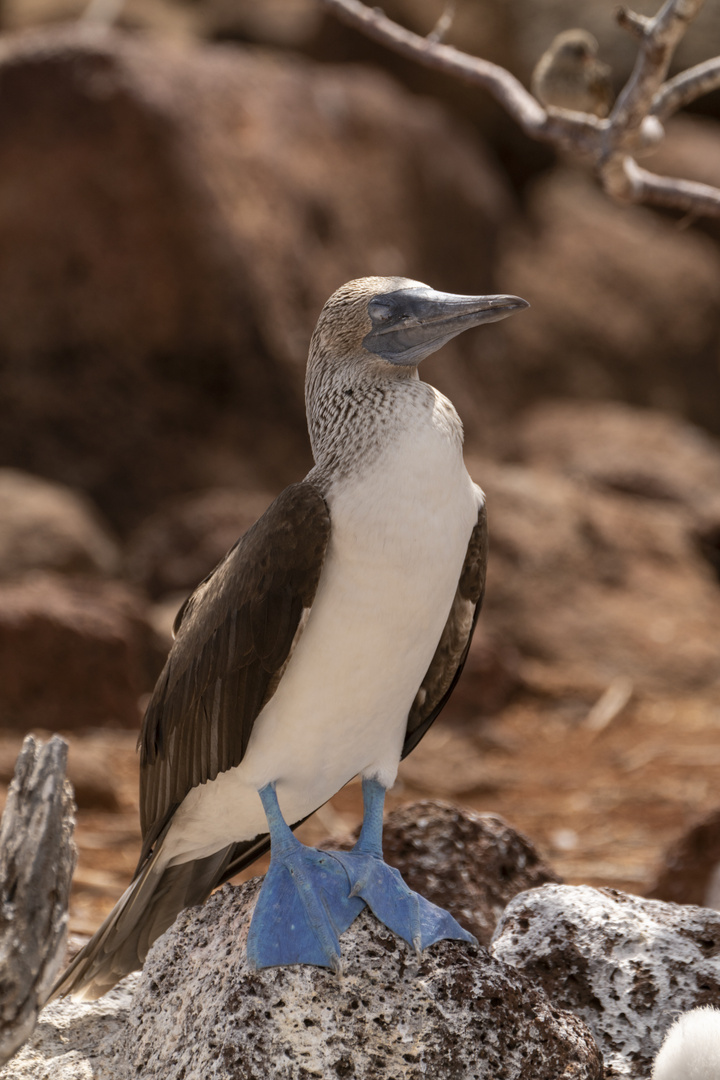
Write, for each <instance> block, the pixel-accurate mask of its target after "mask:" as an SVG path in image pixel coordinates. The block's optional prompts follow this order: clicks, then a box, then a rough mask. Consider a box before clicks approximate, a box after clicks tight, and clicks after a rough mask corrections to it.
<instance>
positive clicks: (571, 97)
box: [531, 29, 612, 119]
mask: <svg viewBox="0 0 720 1080" xmlns="http://www.w3.org/2000/svg"><path fill="white" fill-rule="evenodd" d="M597 53H598V43H597V40H596V39H595V38H594V37H593V35H592V34H590V33H589V32H588V31H587V30H579V29H574V30H565V31H563V33H562V34H558V35H557V37H555V38H554V39H553V41H552V43H551V45H550V47H549V48H548V49H547V51H546V52H544V53H543V55H542V56H541V57H540V59H539V61H538V62H537V64H536V66H535V70H534V71H533V74H532V81H531V88H532V92H533V94H534V95H535V97H536V98H537V99H538V101H539V102H540V103H541V104H542V105H545V106H551V107H553V108H559V109H569V110H571V111H572V112H584V113H590V114H591V115H593V116H597V117H599V118H600V119H603V118H605V117H606V116H607V115H608V113H609V112H610V106H611V104H612V79H611V75H612V72H611V68H610V66H609V65H608V64H606V63H604V62H603V61H602V60H599V59H598V56H597Z"/></svg>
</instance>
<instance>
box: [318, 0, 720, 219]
mask: <svg viewBox="0 0 720 1080" xmlns="http://www.w3.org/2000/svg"><path fill="white" fill-rule="evenodd" d="M320 2H321V3H322V4H323V6H324V7H325V8H326V9H327V10H328V11H331V12H333V13H334V14H335V15H336V16H337V17H338V18H339V19H341V20H342V21H343V22H345V23H347V24H348V25H350V26H352V27H354V28H355V29H357V30H360V31H361V32H362V33H364V34H366V35H367V36H368V37H371V38H373V39H374V40H375V41H379V42H380V43H381V44H384V45H386V46H388V48H391V49H393V50H394V51H395V52H397V53H399V54H400V55H402V56H406V57H408V58H410V59H412V60H415V61H417V62H418V63H420V64H423V65H424V66H425V67H429V68H433V69H435V70H436V71H442V72H444V73H445V74H447V75H452V76H454V77H455V78H459V79H462V80H463V81H464V82H467V83H470V84H472V85H475V86H482V87H483V88H484V89H485V90H487V91H488V92H489V93H490V94H492V96H493V97H494V98H495V100H496V101H497V102H498V103H499V104H500V105H501V106H502V107H503V108H504V109H505V111H506V112H507V113H508V114H509V116H511V117H512V119H513V120H515V122H516V123H517V124H518V125H519V126H520V127H521V128H522V130H523V131H524V132H525V133H526V134H527V135H528V136H530V138H533V139H538V140H541V141H543V142H548V143H550V144H552V145H553V146H555V147H557V148H558V149H559V150H562V151H564V152H565V153H569V154H574V155H576V156H577V157H578V158H580V159H581V160H582V161H583V163H584V164H585V165H587V166H588V167H590V168H591V169H592V170H593V171H594V172H595V174H596V175H597V177H598V179H599V180H600V182H601V183H602V185H603V188H604V189H605V190H606V191H607V192H608V194H610V195H611V196H613V197H614V198H617V199H620V200H623V201H630V202H642V203H648V204H649V205H654V206H664V207H671V208H675V209H677V210H681V211H684V212H686V213H693V214H696V215H698V216H700V215H710V216H713V217H717V216H720V188H717V189H716V188H714V187H710V186H709V185H707V184H699V183H694V182H691V181H689V180H675V179H673V178H671V177H661V176H654V175H653V174H652V173H650V172H648V171H647V170H646V169H642V168H640V166H638V165H637V163H636V162H635V160H634V159H635V157H636V156H637V155H638V154H641V153H643V152H645V151H646V150H647V149H648V147H649V146H651V145H654V144H655V143H657V142H659V141H660V139H661V138H662V137H663V134H664V132H663V128H662V123H661V122H662V120H663V119H665V118H666V117H667V116H669V115H671V114H672V113H673V112H675V111H676V110H677V109H679V108H680V107H681V106H682V105H684V104H686V103H687V102H689V101H692V100H694V99H695V98H696V97H699V96H700V95H701V94H704V93H706V92H708V91H709V90H711V89H714V88H715V87H716V86H718V85H720V57H718V58H716V59H713V60H709V61H707V62H706V63H705V64H699V65H697V66H696V67H694V68H691V69H690V70H689V71H686V72H684V73H683V74H682V75H678V76H676V77H675V78H674V79H671V80H670V81H669V82H665V81H664V80H665V77H666V75H667V71H668V68H669V66H670V62H671V60H672V56H673V54H674V52H675V49H676V48H677V45H678V43H679V42H680V41H681V39H682V36H683V34H684V33H685V31H686V29H687V27H688V25H689V23H690V22H691V21H692V20H693V19H694V18H695V16H696V15H697V14H698V12H699V11H700V9H701V8H702V6H703V3H704V0H665V3H664V4H663V5H662V7H661V9H660V11H659V12H658V14H657V15H656V16H655V17H654V18H647V17H644V16H640V15H636V14H635V13H633V12H631V11H629V10H627V9H625V8H621V9H619V11H618V12H617V15H616V17H617V19H618V22H619V23H620V25H621V26H623V27H625V28H626V29H628V30H630V31H631V33H632V34H633V35H634V36H635V37H636V38H637V39H638V40H639V43H640V47H639V51H638V57H637V61H636V63H635V67H634V69H633V72H632V74H631V76H630V78H629V79H628V81H627V83H626V85H625V87H624V88H623V90H622V91H621V93H620V95H619V96H618V99H617V101H616V102H615V105H614V107H613V109H612V112H611V113H610V116H609V117H608V118H607V119H606V120H605V119H598V117H596V116H592V115H590V114H589V113H579V112H571V111H569V110H568V109H561V108H558V107H553V106H551V105H548V106H547V108H544V107H543V106H542V105H541V104H540V102H539V101H537V100H536V98H535V97H533V95H532V94H531V93H529V91H528V90H526V89H525V87H524V86H523V85H522V83H521V82H520V81H519V79H517V78H515V76H514V75H512V74H511V73H510V72H509V71H506V70H505V68H502V67H500V66H499V65H498V64H493V63H491V62H490V61H488V60H483V59H480V58H479V57H474V56H469V55H468V54H467V53H463V52H460V51H459V50H458V49H455V48H452V47H451V46H448V45H442V44H440V43H438V42H436V41H433V40H430V39H428V38H423V37H420V35H418V34H415V33H413V32H412V31H411V30H406V29H405V28H404V27H402V26H398V24H397V23H395V22H393V21H392V20H391V19H389V18H388V17H387V16H386V15H385V14H384V13H383V12H382V11H380V10H379V9H377V8H375V9H370V8H369V7H367V6H366V5H365V4H364V3H362V2H361V0H320Z"/></svg>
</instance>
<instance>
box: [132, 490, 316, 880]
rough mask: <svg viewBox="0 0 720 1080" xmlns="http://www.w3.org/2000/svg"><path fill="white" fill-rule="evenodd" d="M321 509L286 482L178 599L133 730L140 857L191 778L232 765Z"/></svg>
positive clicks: (282, 649) (307, 563) (275, 672)
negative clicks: (169, 642)
mask: <svg viewBox="0 0 720 1080" xmlns="http://www.w3.org/2000/svg"><path fill="white" fill-rule="evenodd" d="M329 536H330V515H329V512H328V508H327V505H326V503H325V500H324V499H323V497H322V495H321V494H320V493H319V492H318V491H317V489H316V488H314V487H313V486H312V485H311V484H308V483H307V482H303V483H300V484H293V485H292V486H291V487H289V488H286V489H285V491H283V492H282V494H281V495H280V496H279V497H278V498H277V499H276V500H275V502H274V503H272V505H271V506H270V507H269V508H268V510H267V511H266V512H265V513H264V514H263V516H262V517H261V518H260V520H259V521H257V522H256V524H255V525H253V527H252V528H251V529H250V530H249V531H248V532H247V533H245V535H244V536H243V537H242V538H241V539H240V540H239V541H238V542H237V544H236V545H235V546H234V547H233V548H232V549H231V550H230V551H229V552H228V554H227V555H226V556H225V558H224V559H223V561H222V562H221V563H220V564H219V565H218V566H217V567H216V569H215V570H214V571H213V572H212V574H210V575H209V576H208V577H207V578H206V579H205V580H204V581H203V582H202V583H201V584H200V585H199V586H198V588H197V589H196V590H195V592H194V593H193V594H192V596H191V597H190V598H189V599H188V600H187V601H186V602H185V604H184V605H183V607H182V608H181V610H180V612H179V615H178V618H177V619H176V626H175V629H176V639H175V642H174V644H173V646H172V649H171V650H170V655H169V656H168V659H167V663H166V664H165V667H164V669H163V671H162V674H161V675H160V678H159V679H158V682H157V685H156V687H155V690H154V692H153V696H152V698H151V701H150V704H149V705H148V708H147V712H146V713H145V719H144V721H143V728H142V732H141V734H140V743H139V745H140V750H141V756H140V820H141V826H142V832H143V851H142V854H141V856H140V863H141V864H142V862H143V861H144V859H145V858H146V857H147V855H148V853H149V852H150V850H151V849H152V846H153V844H154V843H155V841H156V839H157V838H158V836H159V835H160V834H161V832H162V831H163V829H164V827H165V825H166V824H167V822H168V821H169V820H170V818H171V817H172V815H173V813H174V812H175V810H176V809H177V807H178V806H179V805H180V803H181V802H182V800H183V799H184V798H185V796H186V795H187V793H188V792H189V791H190V789H191V788H193V787H195V786H196V785H198V784H202V783H205V781H207V780H214V779H215V777H216V776H217V775H218V773H221V772H224V771H225V770H226V769H231V768H233V767H234V766H236V765H239V764H240V762H241V761H242V759H243V756H244V754H245V750H246V748H247V744H248V740H249V738H250V733H251V731H252V728H253V724H254V723H255V720H256V718H257V716H258V713H259V712H260V710H261V709H262V707H263V705H264V703H265V702H266V701H267V700H268V699H269V697H271V696H272V694H273V693H274V691H275V688H276V687H277V683H278V682H279V675H280V673H281V672H282V669H283V666H284V664H285V663H286V661H287V659H288V657H289V655H290V651H291V648H292V645H293V640H294V638H295V635H296V632H297V630H298V626H299V625H300V620H301V616H302V612H303V610H304V609H306V608H309V607H310V606H311V604H312V602H313V599H314V597H315V591H316V589H317V585H318V581H319V578H320V572H321V570H322V565H323V560H324V556H325V549H326V547H327V542H328V538H329Z"/></svg>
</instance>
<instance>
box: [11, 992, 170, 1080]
mask: <svg viewBox="0 0 720 1080" xmlns="http://www.w3.org/2000/svg"><path fill="white" fill-rule="evenodd" d="M138 979H139V976H138V975H129V976H128V977H127V979H124V980H123V982H122V983H120V984H119V985H118V986H116V987H115V989H114V990H111V991H110V993H109V994H106V995H105V997H103V998H101V999H100V1001H93V1002H91V1003H89V1004H87V1003H85V1002H79V1001H68V1000H67V999H65V1000H63V1001H55V1002H53V1004H52V1005H48V1006H47V1008H45V1009H44V1010H43V1012H42V1013H41V1014H40V1022H39V1023H38V1025H37V1027H36V1028H35V1031H34V1032H33V1035H32V1038H31V1039H30V1041H29V1042H28V1043H26V1044H25V1046H23V1047H22V1049H21V1050H20V1051H19V1053H18V1054H17V1055H16V1056H15V1057H14V1058H13V1059H12V1060H11V1061H9V1062H8V1064H7V1065H6V1066H5V1068H4V1069H0V1078H2V1080H130V1073H129V1070H128V1061H127V1058H126V1056H125V1040H126V1034H127V1023H128V1014H129V1012H130V1008H131V1006H132V995H133V990H134V988H135V986H136V985H137V982H138ZM154 1080H165V1078H164V1077H160V1076H156V1077H155V1078H154Z"/></svg>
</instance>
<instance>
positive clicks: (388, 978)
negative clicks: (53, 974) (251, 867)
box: [0, 879, 602, 1080]
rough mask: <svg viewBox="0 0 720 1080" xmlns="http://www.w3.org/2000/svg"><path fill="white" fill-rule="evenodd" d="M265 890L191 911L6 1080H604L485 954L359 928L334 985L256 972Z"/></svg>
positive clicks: (540, 1005) (563, 1029) (587, 1044)
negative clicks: (250, 963)
mask: <svg viewBox="0 0 720 1080" xmlns="http://www.w3.org/2000/svg"><path fill="white" fill-rule="evenodd" d="M259 887H260V881H259V880H258V879H254V880H253V881H250V882H248V883H246V884H245V885H242V886H237V887H235V886H231V885H226V886H224V888H223V889H221V890H220V891H218V892H216V893H215V894H214V895H213V896H212V897H211V898H210V899H209V900H208V901H207V903H206V904H205V905H203V906H202V907H198V908H191V909H188V910H186V911H184V912H183V913H182V914H181V915H180V916H179V917H178V919H177V920H176V922H175V924H174V926H173V927H172V928H171V929H170V930H169V931H168V932H167V933H166V934H164V935H163V936H162V937H161V938H160V939H159V940H158V941H157V942H156V943H155V945H154V946H153V947H152V949H151V950H150V953H149V955H148V958H147V961H146V963H145V968H144V969H143V972H142V973H141V974H140V975H131V976H129V977H128V978H127V979H126V980H124V981H123V983H121V984H120V985H119V986H118V987H117V988H116V989H115V990H114V991H111V993H110V994H108V995H106V996H105V997H104V998H101V999H100V1000H99V1001H97V1002H93V1003H92V1004H77V1003H75V1002H72V1001H67V1000H62V1001H59V1002H54V1003H53V1004H52V1005H50V1006H48V1008H47V1009H46V1010H45V1011H44V1013H43V1014H42V1016H41V1021H40V1024H39V1025H38V1027H37V1029H36V1031H35V1033H34V1035H33V1037H32V1038H31V1039H30V1041H29V1042H28V1044H27V1045H26V1046H25V1047H24V1048H23V1049H22V1050H21V1051H20V1053H19V1054H18V1056H17V1057H16V1058H15V1059H14V1060H13V1061H11V1062H10V1063H9V1065H7V1066H6V1068H5V1069H4V1070H2V1071H0V1080H129V1078H130V1077H132V1076H136V1075H143V1076H154V1077H158V1078H160V1077H162V1080H180V1078H181V1077H182V1078H184V1080H205V1078H206V1077H208V1076H217V1077H222V1078H223V1080H267V1077H270V1076H272V1077H273V1080H307V1078H308V1077H312V1076H316V1077H322V1078H323V1080H325V1078H330V1077H348V1076H353V1077H357V1078H358V1080H363V1078H367V1080H370V1078H372V1080H376V1078H377V1077H379V1076H383V1077H387V1078H388V1080H390V1078H391V1077H393V1076H402V1077H403V1078H404V1080H420V1078H421V1077H424V1076H427V1075H432V1076H437V1077H442V1078H443V1080H498V1078H499V1077H503V1078H505V1080H601V1078H602V1059H601V1056H600V1052H599V1050H598V1048H597V1046H596V1045H595V1042H594V1040H593V1038H592V1036H591V1035H590V1033H589V1031H588V1029H587V1028H586V1026H585V1025H584V1024H583V1022H582V1021H581V1020H579V1019H578V1018H577V1017H576V1016H574V1015H572V1014H571V1013H568V1012H562V1011H560V1010H559V1009H557V1008H555V1006H554V1005H553V1004H551V1003H550V1001H549V1000H548V998H547V997H546V996H545V994H544V993H543V992H542V991H541V990H538V989H536V988H535V987H533V986H532V985H531V984H530V983H529V982H528V981H527V979H525V978H524V977H523V976H522V975H521V974H520V973H519V972H517V971H516V970H515V969H514V968H512V967H509V966H507V965H505V964H503V963H502V962H499V961H497V960H494V959H493V958H492V957H491V956H490V955H489V954H488V952H487V950H485V949H484V948H481V947H478V948H476V947H473V946H467V945H464V944H461V943H458V942H442V943H440V944H438V945H435V946H432V947H431V948H430V949H429V950H426V951H425V953H423V955H422V957H421V958H420V959H418V958H417V957H416V956H415V953H414V952H413V951H412V950H411V949H409V948H408V947H407V946H406V945H405V943H404V942H402V941H398V940H397V939H395V938H394V937H393V935H391V934H390V933H389V932H388V931H387V930H386V929H385V928H384V927H382V926H381V925H380V924H379V923H378V922H377V921H376V920H375V919H374V917H373V916H371V915H368V914H367V913H363V914H361V915H360V916H359V918H358V919H357V920H356V921H355V923H354V924H353V926H352V927H351V928H350V930H348V931H347V932H346V933H345V934H344V935H343V938H342V946H343V956H344V970H343V974H342V975H341V976H339V977H338V976H336V975H334V974H333V973H331V972H330V971H328V970H326V969H323V968H314V967H291V968H271V969H268V970H265V971H261V972H249V971H248V970H247V968H246V966H245V959H244V957H245V940H246V936H247V927H248V920H249V918H250V915H251V913H252V908H253V906H254V903H255V899H256V897H257V893H258V890H259ZM130 995H132V1000H131V1001H130Z"/></svg>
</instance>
